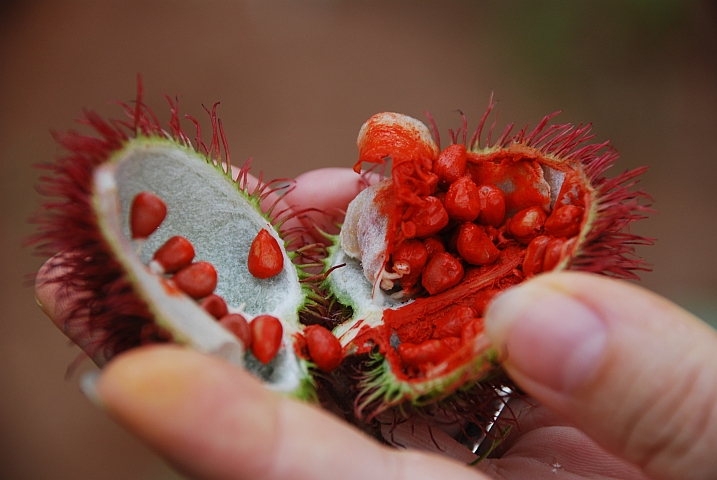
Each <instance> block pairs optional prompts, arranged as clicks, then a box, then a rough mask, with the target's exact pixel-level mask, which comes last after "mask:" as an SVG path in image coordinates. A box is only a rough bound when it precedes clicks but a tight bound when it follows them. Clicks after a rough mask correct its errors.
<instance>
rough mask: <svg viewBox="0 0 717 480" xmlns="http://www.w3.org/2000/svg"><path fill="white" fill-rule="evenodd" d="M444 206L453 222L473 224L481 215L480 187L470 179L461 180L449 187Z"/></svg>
mask: <svg viewBox="0 0 717 480" xmlns="http://www.w3.org/2000/svg"><path fill="white" fill-rule="evenodd" d="M443 205H444V206H445V208H446V212H448V216H449V217H450V218H452V219H453V220H456V221H459V222H472V221H473V220H475V219H476V218H478V214H479V213H480V199H479V194H478V187H476V184H475V183H473V180H471V179H470V178H468V177H461V178H459V179H458V180H456V181H455V182H453V183H452V184H451V186H450V187H448V192H446V200H445V202H444V203H443Z"/></svg>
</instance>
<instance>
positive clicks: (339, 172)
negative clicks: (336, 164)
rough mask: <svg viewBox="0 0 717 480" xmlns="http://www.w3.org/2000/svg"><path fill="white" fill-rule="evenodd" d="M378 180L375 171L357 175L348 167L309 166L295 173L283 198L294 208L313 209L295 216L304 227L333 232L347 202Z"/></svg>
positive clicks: (299, 209) (342, 216) (297, 209)
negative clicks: (316, 168) (309, 167)
mask: <svg viewBox="0 0 717 480" xmlns="http://www.w3.org/2000/svg"><path fill="white" fill-rule="evenodd" d="M378 180H379V176H378V175H375V174H373V175H368V176H365V175H358V174H356V172H354V171H353V170H351V169H350V168H321V169H318V170H312V171H309V172H306V173H304V174H302V175H299V176H298V177H296V184H295V185H294V189H293V190H291V191H290V192H289V193H288V194H287V195H286V196H285V197H284V201H285V202H286V203H287V204H289V205H291V206H292V207H294V209H295V210H296V211H302V210H306V209H314V211H307V212H306V213H304V214H302V215H301V216H300V217H299V219H300V220H301V221H302V223H303V224H304V225H305V226H307V227H313V226H314V225H316V226H317V227H318V228H319V229H321V230H323V231H324V232H327V233H330V234H332V235H333V234H336V233H338V231H339V229H338V226H337V225H338V224H340V223H341V222H342V221H343V218H344V214H345V212H346V208H347V207H348V205H349V202H351V200H353V199H354V197H355V196H356V195H358V194H359V192H361V190H363V189H364V188H366V187H367V186H368V184H369V183H373V182H375V181H378ZM316 210H318V211H316ZM318 239H319V240H320V238H318Z"/></svg>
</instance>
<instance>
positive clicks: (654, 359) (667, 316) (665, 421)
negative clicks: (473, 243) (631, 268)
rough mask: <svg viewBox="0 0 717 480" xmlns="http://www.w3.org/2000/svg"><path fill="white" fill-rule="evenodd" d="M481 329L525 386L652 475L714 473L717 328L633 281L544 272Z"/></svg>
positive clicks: (505, 298)
mask: <svg viewBox="0 0 717 480" xmlns="http://www.w3.org/2000/svg"><path fill="white" fill-rule="evenodd" d="M485 321H486V330H487V332H488V334H489V336H490V337H491V339H492V341H493V342H494V344H495V345H496V346H497V348H498V349H499V350H500V351H501V354H502V355H503V356H504V358H505V360H504V363H503V365H504V367H505V369H506V370H507V371H508V373H509V374H510V375H511V376H512V377H513V379H514V380H515V381H516V382H517V383H518V384H519V385H520V386H521V387H523V388H524V389H525V390H526V391H527V392H528V393H529V394H531V395H532V396H534V397H535V398H537V399H538V400H539V401H540V402H541V403H543V404H544V405H546V406H547V407H549V408H551V409H553V410H555V411H556V412H558V413H559V414H561V415H563V416H565V417H566V418H567V419H568V420H569V421H571V422H573V423H574V424H575V425H576V426H577V427H579V428H581V429H582V430H584V431H585V432H586V433H588V434H589V435H590V436H591V437H592V438H594V439H595V440H596V441H597V442H598V443H599V444H600V445H602V446H603V447H605V448H606V449H608V450H610V451H612V452H615V453H617V454H619V455H621V456H623V457H624V458H626V459H628V460H630V461H632V462H634V463H636V464H637V465H639V466H640V467H642V468H643V469H644V470H645V471H646V472H647V473H648V474H649V475H651V476H653V477H654V478H670V479H674V478H717V456H715V455H714V451H715V448H717V333H716V332H715V331H714V330H712V329H711V328H709V327H708V326H707V325H706V324H704V323H702V322H701V321H700V320H699V319H697V318H695V317H694V316H692V315H691V314H689V313H687V312H685V311H684V310H682V309H680V308H679V307H677V306H676V305H674V304H671V303H670V302H668V301H667V300H665V299H662V298H661V297H659V296H657V295H655V294H653V293H651V292H648V291H646V290H644V289H641V288H639V287H637V286H634V285H631V284H628V283H623V282H618V281H615V280H611V279H607V278H604V277H599V276H595V275H588V274H578V273H561V274H547V275H543V276H539V277H536V278H535V279H534V280H531V281H529V282H526V283H525V284H523V285H521V286H518V287H515V288H513V289H511V290H509V291H508V292H506V293H504V294H502V295H500V296H499V297H498V298H497V299H496V301H495V302H494V303H493V304H492V305H491V306H490V308H489V309H488V311H487V313H486V319H485Z"/></svg>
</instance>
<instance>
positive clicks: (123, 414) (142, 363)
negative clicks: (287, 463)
mask: <svg viewBox="0 0 717 480" xmlns="http://www.w3.org/2000/svg"><path fill="white" fill-rule="evenodd" d="M95 388H96V397H97V399H98V400H99V403H100V404H101V405H102V406H103V407H104V409H105V410H106V411H107V412H108V413H109V414H110V415H111V416H113V417H114V418H115V419H116V420H117V421H118V422H120V423H121V424H123V425H124V426H125V427H126V428H127V429H128V430H130V431H131V432H133V433H135V434H136V435H138V436H139V437H140V438H141V439H142V440H144V441H145V442H146V443H147V444H148V445H150V446H151V447H152V448H153V449H155V450H157V451H158V452H160V454H162V455H163V456H165V458H167V459H168V460H169V461H170V462H171V463H173V464H174V465H175V466H177V468H179V469H180V470H182V471H184V472H187V473H189V474H191V475H193V476H197V477H202V478H204V477H207V478H226V477H228V476H229V474H230V472H233V471H234V470H235V469H236V468H237V465H241V468H242V469H243V471H244V472H246V473H247V474H248V475H256V474H257V472H259V471H260V470H262V469H264V468H266V465H265V461H264V460H263V459H265V455H262V454H261V451H260V449H266V448H269V447H270V446H271V445H272V444H273V442H274V436H275V418H276V414H275V411H276V408H277V404H278V401H279V399H278V397H277V396H276V395H274V394H273V393H271V392H269V391H268V390H266V389H264V388H263V387H262V386H261V385H260V384H259V382H258V381H257V380H256V379H255V378H253V377H251V376H250V375H249V374H248V373H247V372H245V371H243V370H240V369H237V368H236V367H233V366H231V365H229V364H227V363H226V362H223V361H221V360H219V359H216V358H213V357H210V356H207V355H204V354H200V353H197V352H194V351H191V350H188V349H186V348H183V347H179V346H174V345H171V346H157V345H155V346H149V347H141V348H137V349H133V350H131V351H129V352H127V353H125V354H122V355H120V356H118V357H117V358H116V359H114V360H113V361H112V362H110V363H109V364H108V365H107V367H106V368H105V369H104V370H103V373H102V375H101V376H100V377H99V379H98V380H97V382H96V387H95Z"/></svg>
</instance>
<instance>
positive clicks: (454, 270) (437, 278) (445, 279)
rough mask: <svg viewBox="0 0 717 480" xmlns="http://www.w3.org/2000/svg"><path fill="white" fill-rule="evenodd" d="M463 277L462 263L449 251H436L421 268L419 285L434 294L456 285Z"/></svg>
mask: <svg viewBox="0 0 717 480" xmlns="http://www.w3.org/2000/svg"><path fill="white" fill-rule="evenodd" d="M462 278H463V265H461V262H459V261H458V260H456V259H455V258H454V257H453V256H452V255H451V254H450V253H446V252H442V253H437V254H436V255H435V256H434V257H433V258H432V259H430V260H429V261H428V264H427V265H426V268H425V269H424V270H423V276H422V278H421V285H423V288H425V289H426V290H428V293H430V294H431V295H435V294H437V293H441V292H443V291H445V290H448V289H449V288H451V287H454V286H456V285H458V283H459V282H460V281H461V279H462Z"/></svg>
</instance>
